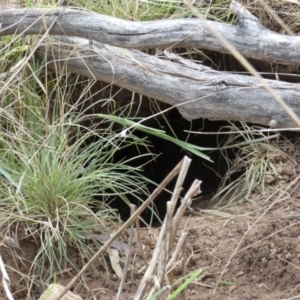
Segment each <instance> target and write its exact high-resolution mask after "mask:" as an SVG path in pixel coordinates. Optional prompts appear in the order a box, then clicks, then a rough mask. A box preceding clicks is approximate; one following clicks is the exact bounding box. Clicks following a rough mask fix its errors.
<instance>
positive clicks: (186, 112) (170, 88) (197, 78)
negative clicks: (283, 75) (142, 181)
mask: <svg viewBox="0 0 300 300" xmlns="http://www.w3.org/2000/svg"><path fill="white" fill-rule="evenodd" d="M47 47H48V46H47V45H42V46H41V47H40V48H39V49H38V51H37V54H38V55H39V56H40V57H41V58H44V56H45V55H46V53H47V60H48V62H49V64H50V65H52V66H54V65H60V67H61V68H65V69H66V70H67V71H69V72H72V73H77V74H83V75H86V76H89V77H92V76H93V77H94V78H97V79H99V80H101V81H104V82H108V83H113V84H116V85H118V86H121V87H124V88H127V89H130V90H132V91H135V92H138V93H141V94H144V95H146V96H149V97H152V98H155V99H158V100H161V101H163V102H165V103H168V104H170V105H174V106H176V107H177V108H178V110H179V111H180V113H181V114H182V116H183V117H184V118H186V119H188V120H192V119H197V118H200V117H203V118H209V119H214V120H232V121H234V120H240V121H247V122H252V123H258V124H263V125H270V124H272V126H274V127H278V128H283V127H295V124H294V122H293V121H292V120H291V119H290V117H289V116H288V115H287V114H286V113H285V112H284V111H283V110H282V108H281V107H280V106H279V105H278V104H277V103H276V102H275V101H274V99H272V97H271V96H270V95H269V93H268V92H267V91H266V90H265V89H264V88H263V87H262V85H261V84H260V83H259V82H258V80H257V79H255V78H253V77H251V76H245V75H235V74H231V73H228V72H226V73H225V72H218V71H215V70H212V69H210V68H207V67H203V66H201V65H197V64H193V63H191V62H190V61H188V60H187V61H186V64H183V62H184V60H182V59H180V62H174V61H168V60H163V59H160V58H157V57H154V56H149V55H147V54H144V53H141V52H140V51H138V50H130V49H121V48H118V47H114V46H109V45H106V44H102V43H99V42H94V43H91V42H90V41H88V40H85V39H81V38H66V37H59V38H56V39H55V41H51V42H50V44H49V47H51V51H46V49H47ZM177 61H179V59H177ZM87 66H88V67H87ZM266 81H267V82H268V84H270V86H271V87H272V88H273V89H274V90H275V91H276V93H278V95H279V96H281V97H282V99H284V101H285V102H286V103H287V104H288V105H289V106H290V107H291V108H292V109H293V110H294V111H295V112H296V113H297V114H298V115H299V116H300V101H299V95H300V85H298V84H291V83H286V82H281V81H275V80H266Z"/></svg>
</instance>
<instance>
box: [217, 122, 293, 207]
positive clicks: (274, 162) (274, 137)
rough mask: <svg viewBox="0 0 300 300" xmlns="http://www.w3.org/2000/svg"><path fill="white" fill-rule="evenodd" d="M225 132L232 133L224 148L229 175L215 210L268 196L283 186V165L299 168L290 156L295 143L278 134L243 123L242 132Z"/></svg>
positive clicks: (238, 130) (219, 190) (236, 128)
mask: <svg viewBox="0 0 300 300" xmlns="http://www.w3.org/2000/svg"><path fill="white" fill-rule="evenodd" d="M225 129H226V131H231V132H232V134H230V135H229V136H228V138H227V139H226V141H225V143H224V145H223V147H222V148H223V150H222V156H223V157H224V158H225V161H226V163H227V172H226V174H225V176H224V177H223V178H222V181H221V184H220V186H219V189H218V191H217V193H216V195H215V196H214V197H213V199H212V203H213V204H214V205H215V206H222V205H224V204H226V205H231V204H233V203H235V202H237V201H241V200H250V196H251V195H252V193H254V192H257V193H259V194H261V195H266V193H268V192H270V191H272V190H274V189H278V188H280V186H281V184H282V182H283V181H282V179H283V178H282V176H281V168H282V161H289V162H290V163H291V164H292V165H295V162H293V160H292V158H290V157H289V156H288V154H287V153H286V149H288V148H289V147H291V145H292V144H291V142H290V141H289V140H287V139H284V138H283V137H282V136H280V135H279V134H278V133H272V132H270V133H268V132H263V131H261V129H263V128H260V127H258V126H253V127H250V126H248V125H247V124H245V123H242V126H241V128H239V127H238V126H236V125H233V124H232V125H230V126H228V127H227V126H226V127H225ZM222 148H221V149H222ZM232 148H234V149H235V150H234V151H235V153H234V155H232V153H231V154H230V153H229V152H228V150H229V149H232ZM231 157H233V158H231Z"/></svg>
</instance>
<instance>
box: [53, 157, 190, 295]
mask: <svg viewBox="0 0 300 300" xmlns="http://www.w3.org/2000/svg"><path fill="white" fill-rule="evenodd" d="M181 162H182V164H180V173H179V176H178V179H177V182H176V186H175V189H174V194H173V195H172V198H171V202H172V201H173V202H175V201H177V199H178V197H179V193H180V188H181V186H182V183H183V181H184V178H185V175H186V173H187V171H188V168H189V165H190V163H191V159H190V158H188V157H187V156H185V157H184V158H183V160H182V161H181ZM178 187H179V188H178ZM172 209H173V212H174V209H175V205H174V206H172ZM166 228H167V218H165V219H164V221H163V224H162V228H161V231H160V234H159V237H158V240H157V246H156V247H155V249H154V252H153V256H152V259H151V261H150V264H149V266H148V269H147V270H146V272H145V274H144V277H143V278H142V280H141V283H140V286H139V288H138V290H137V293H136V295H135V297H134V300H139V299H142V298H143V296H144V293H145V291H146V288H147V285H148V283H149V280H150V278H151V276H153V273H154V270H155V268H156V266H157V262H158V258H159V255H161V253H160V251H161V249H162V243H163V241H164V239H165V235H166ZM169 245H170V244H169ZM167 251H168V250H167ZM55 300H56V299H55Z"/></svg>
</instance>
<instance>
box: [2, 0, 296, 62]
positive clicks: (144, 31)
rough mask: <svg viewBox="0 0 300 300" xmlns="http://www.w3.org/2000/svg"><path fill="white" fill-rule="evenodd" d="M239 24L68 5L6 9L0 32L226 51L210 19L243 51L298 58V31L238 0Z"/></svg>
mask: <svg viewBox="0 0 300 300" xmlns="http://www.w3.org/2000/svg"><path fill="white" fill-rule="evenodd" d="M231 9H232V11H233V12H234V14H235V15H237V17H238V22H237V25H229V24H223V23H220V22H214V21H207V20H199V19H177V20H159V21H150V22H130V21H124V20H120V19H117V18H113V17H109V16H104V15H99V14H95V13H89V12H86V11H80V10H75V9H68V8H57V9H46V8H45V9H42V8H41V9H7V10H4V11H2V12H1V15H0V23H1V24H2V29H1V30H0V36H4V35H10V34H15V33H22V34H42V33H44V32H45V31H46V30H47V29H48V28H49V27H50V26H51V24H53V23H54V25H53V26H52V28H51V30H50V31H49V33H50V34H51V35H63V36H64V35H67V36H77V37H82V38H87V39H89V40H94V41H99V42H102V43H105V44H109V45H114V46H118V47H123V48H139V49H141V48H157V47H174V46H176V47H195V48H201V49H208V50H214V51H219V52H223V53H228V50H227V49H226V48H225V47H224V46H223V45H222V44H221V43H220V42H219V40H218V39H217V38H216V37H215V36H214V35H213V34H212V33H211V32H210V30H208V28H207V26H206V23H210V25H211V26H213V27H214V28H215V29H216V30H217V31H218V32H219V33H220V34H221V35H222V36H223V37H224V38H226V39H227V40H228V41H229V42H230V43H231V44H232V45H233V46H234V47H235V48H236V49H237V50H238V51H239V52H240V53H241V54H242V55H244V56H245V57H251V58H255V59H261V60H267V61H273V62H277V63H283V64H292V65H294V64H300V37H299V36H292V37H291V36H285V35H281V34H277V33H274V32H271V31H269V30H267V29H266V28H264V27H263V26H261V25H260V24H259V22H258V20H257V19H256V18H255V17H253V16H252V15H251V14H250V13H249V12H248V11H247V10H245V9H243V8H242V7H241V5H239V4H238V3H237V2H236V1H232V4H231Z"/></svg>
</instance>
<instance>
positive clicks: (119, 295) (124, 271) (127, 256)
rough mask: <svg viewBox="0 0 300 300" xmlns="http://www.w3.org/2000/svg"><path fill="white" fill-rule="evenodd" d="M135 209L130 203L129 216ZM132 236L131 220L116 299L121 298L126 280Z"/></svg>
mask: <svg viewBox="0 0 300 300" xmlns="http://www.w3.org/2000/svg"><path fill="white" fill-rule="evenodd" d="M135 209H136V206H135V205H133V204H131V205H130V216H133V215H134V212H135ZM133 236H134V222H132V223H131V225H130V235H129V243H128V253H127V255H126V261H125V266H124V270H123V276H122V279H121V282H120V285H119V289H118V294H117V298H116V300H121V295H122V291H123V288H124V284H125V280H126V276H127V272H128V267H129V262H130V256H131V252H132V243H133Z"/></svg>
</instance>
